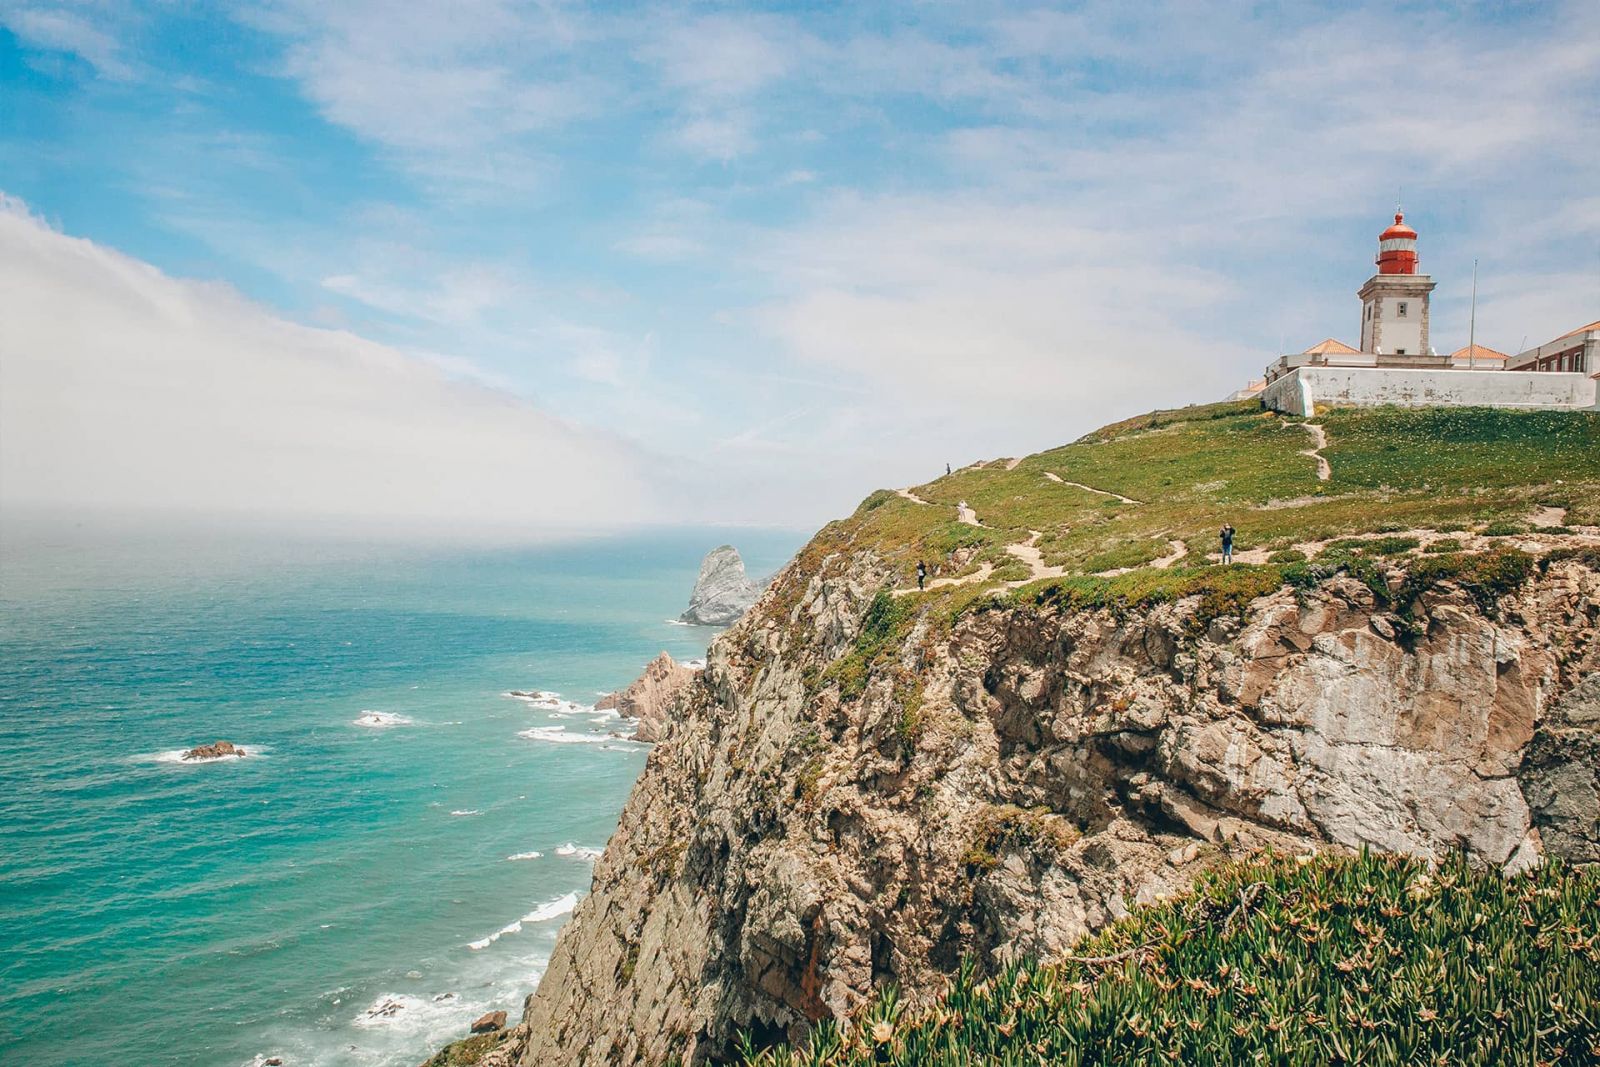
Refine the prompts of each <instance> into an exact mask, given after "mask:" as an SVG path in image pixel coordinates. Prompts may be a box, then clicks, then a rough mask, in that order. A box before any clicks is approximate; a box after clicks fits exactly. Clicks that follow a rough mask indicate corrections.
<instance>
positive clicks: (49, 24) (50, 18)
mask: <svg viewBox="0 0 1600 1067" xmlns="http://www.w3.org/2000/svg"><path fill="white" fill-rule="evenodd" d="M0 25H4V26H5V27H6V28H7V29H8V30H10V31H11V32H12V33H14V34H16V35H17V37H18V38H20V39H21V40H22V41H23V42H24V43H25V44H27V45H30V46H31V47H34V48H39V49H44V50H47V51H53V52H67V53H70V54H71V55H75V56H77V57H78V58H80V59H82V60H83V61H84V62H86V63H88V64H89V65H90V66H92V67H94V69H95V70H96V71H97V72H98V73H99V74H100V75H101V76H102V77H105V78H110V79H112V80H113V81H127V80H129V79H131V78H133V77H134V74H135V72H134V68H133V65H132V64H131V63H129V62H128V61H127V60H126V58H124V56H123V54H122V46H121V45H120V44H119V43H118V42H117V39H116V38H115V37H114V36H112V35H111V34H110V33H108V32H106V31H105V30H104V29H102V28H100V26H98V25H96V23H95V22H94V21H92V20H91V19H90V18H87V17H85V16H84V15H83V14H81V13H79V12H75V11H71V10H67V9H65V8H59V7H45V6H31V5H30V6H20V5H19V6H10V5H6V6H4V7H0Z"/></svg>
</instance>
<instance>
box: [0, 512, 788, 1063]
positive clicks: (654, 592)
mask: <svg viewBox="0 0 1600 1067" xmlns="http://www.w3.org/2000/svg"><path fill="white" fill-rule="evenodd" d="M803 540H804V537H803V535H801V534H800V533H798V532H785V531H769V530H747V529H741V530H731V531H730V530H674V531H671V532H662V533H651V534H630V535H627V536H617V537H608V538H598V539H588V540H584V541H581V542H574V543H552V544H546V545H542V546H537V545H536V546H531V547H523V548H493V549H491V548H479V549H460V548H458V549H452V550H440V549H434V550H422V549H406V548H401V547H394V546H389V547H384V548H358V547H353V546H349V545H339V544H336V543H326V544H317V543H314V542H310V541H294V540H283V539H275V538H265V537H256V538H242V537H236V536H231V535H204V536H200V535H191V536H182V537H175V536H173V535H171V534H169V533H164V532H159V531H157V530H154V529H142V528H141V529H138V530H135V531H133V532H123V533H119V535H118V536H116V537H109V538H108V537H103V536H100V535H98V534H96V533H94V532H92V531H85V530H83V529H73V528H63V527H59V526H55V525H48V526H40V527H37V528H31V527H30V528H26V529H20V530H19V529H15V528H13V529H10V530H8V531H6V536H5V537H4V538H3V539H0V1062H3V1063H6V1064H13V1063H14V1064H29V1065H32V1064H39V1065H79V1064H81V1065H84V1067H90V1065H93V1067H103V1065H104V1064H107V1063H136V1064H140V1065H144V1067H149V1065H159V1064H174V1065H177V1064H183V1065H201V1067H204V1065H220V1067H241V1065H245V1064H252V1063H259V1062H261V1060H262V1059H263V1058H265V1057H267V1056H280V1057H282V1059H283V1061H284V1063H285V1064H286V1065H287V1067H311V1065H316V1067H346V1065H349V1067H356V1065H361V1067H370V1065H390V1064H393V1065H414V1064H419V1063H421V1062H422V1060H423V1059H425V1058H426V1057H427V1055H429V1054H430V1053H431V1052H432V1051H433V1050H434V1049H435V1048H437V1047H438V1046H439V1045H441V1044H443V1043H444V1042H447V1041H450V1040H454V1039H456V1038H458V1037H463V1036H465V1035H466V1033H467V1028H468V1025H469V1023H470V1022H471V1021H472V1020H473V1019H474V1018H476V1017H477V1016H479V1015H481V1014H482V1013H484V1012H486V1011H490V1010H494V1009H504V1010H506V1011H507V1012H508V1013H509V1014H510V1015H511V1017H512V1018H513V1019H515V1018H516V1017H517V1016H518V1015H519V1014H520V1011H521V1003H522V999H523V997H524V996H525V995H526V994H527V993H529V992H531V991H532V989H533V987H534V985H535V984H536V982H537V979H538V977H539V975H540V973H541V972H542V970H543V967H544V965H545V963H546V961H547V960H548V957H549V953H550V949H551V947H552V945H553V944H554V940H555V934H556V931H557V930H558V929H559V927H560V925H561V923H562V922H563V921H564V920H565V917H566V916H567V915H568V914H569V913H570V912H571V910H572V908H573V907H574V906H575V904H576V903H577V901H578V899H579V898H580V897H581V895H582V894H583V893H584V892H585V891H586V890H587V887H588V883H589V877H590V872H591V868H592V865H593V862H594V857H595V856H596V855H597V853H598V850H599V849H601V848H602V847H603V846H604V844H605V842H606V838H607V837H608V836H609V834H610V833H611V831H612V830H613V828H614V827H615V825H616V819H617V815H618V812H619V811H620V810H621V807H622V804H623V802H624V801H625V799H626V798H627V794H628V791H629V789H630V788H631V786H632V784H633V781H634V779H635V778H636V777H637V776H638V774H639V772H640V770H641V769H642V768H643V766H644V761H645V758H646V755H647V752H648V747H647V746H645V745H642V744H638V743H635V742H632V741H629V740H627V739H626V738H625V737H619V736H615V735H616V734H619V733H625V732H626V731H625V724H622V723H619V722H618V721H617V720H616V719H615V718H614V717H607V716H605V715H604V714H601V713H595V712H594V711H593V709H592V705H593V703H594V701H595V698H596V696H597V694H598V693H601V692H604V691H608V690H611V689H615V688H619V687H621V686H622V685H624V684H626V683H627V682H629V681H631V680H632V679H633V678H634V677H635V676H636V674H637V673H638V671H639V669H640V668H641V667H642V666H643V665H644V664H645V663H646V662H647V661H648V660H649V659H650V658H652V657H653V656H654V655H655V654H656V653H657V652H659V651H662V650H663V649H664V650H666V651H668V652H670V653H672V655H673V656H674V657H676V658H679V659H692V658H696V657H699V656H702V655H703V654H704V652H705V647H706V644H707V642H708V641H709V639H710V638H711V637H712V636H713V633H712V631H708V630H705V629H703V628H699V627H685V626H678V625H673V624H670V623H669V622H668V621H667V620H669V619H671V618H674V617H675V616H676V615H677V614H678V612H680V611H682V610H683V607H684V605H685V603H686V602H687V599H688V596H689V591H690V589H691V588H692V586H693V583H694V579H695V575H696V572H697V568H698V565H699V561H700V557H701V556H702V555H703V554H704V553H705V552H706V551H708V550H709V549H711V548H712V547H714V546H715V545H717V544H721V543H723V542H725V541H727V542H731V543H733V544H735V545H737V547H738V548H739V549H740V551H741V553H742V554H743V555H744V557H745V559H746V563H747V566H748V568H749V570H750V572H751V573H752V575H757V576H760V575H765V574H769V573H771V572H773V571H775V570H776V569H777V568H778V567H779V566H781V565H782V563H783V562H784V561H785V560H786V559H787V558H788V557H789V556H790V555H791V554H792V553H793V552H794V551H795V550H796V549H797V548H798V547H799V546H800V544H801V543H802V542H803ZM516 690H521V691H529V692H532V691H540V692H543V693H545V694H548V695H546V696H542V697H523V698H516V697H512V696H510V695H508V694H510V693H511V692H512V691H516ZM219 739H225V740H228V741H232V742H234V743H236V744H239V745H242V746H244V748H245V749H246V751H247V753H248V755H247V756H246V757H245V758H243V759H224V760H219V761H215V762H208V763H201V764H195V763H185V762H183V761H182V760H180V759H178V758H177V756H178V753H180V752H181V751H182V750H183V749H184V748H186V747H189V746H192V745H195V744H199V743H202V742H210V741H214V740H219Z"/></svg>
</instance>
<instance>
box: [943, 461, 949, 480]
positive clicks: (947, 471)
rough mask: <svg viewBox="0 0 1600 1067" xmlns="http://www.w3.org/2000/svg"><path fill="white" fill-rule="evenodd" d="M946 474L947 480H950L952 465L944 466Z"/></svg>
mask: <svg viewBox="0 0 1600 1067" xmlns="http://www.w3.org/2000/svg"><path fill="white" fill-rule="evenodd" d="M944 474H945V477H946V478H948V477H949V476H950V464H948V463H946V464H945V465H944Z"/></svg>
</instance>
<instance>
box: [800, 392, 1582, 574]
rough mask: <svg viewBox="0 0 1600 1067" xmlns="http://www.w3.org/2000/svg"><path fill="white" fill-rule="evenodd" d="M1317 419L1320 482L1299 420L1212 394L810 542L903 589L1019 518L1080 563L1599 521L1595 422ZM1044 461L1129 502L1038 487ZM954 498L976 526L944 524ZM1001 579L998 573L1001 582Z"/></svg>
mask: <svg viewBox="0 0 1600 1067" xmlns="http://www.w3.org/2000/svg"><path fill="white" fill-rule="evenodd" d="M1318 421H1319V422H1320V423H1321V424H1322V425H1323V426H1325V427H1326V429H1327V433H1328V438H1329V444H1328V448H1327V449H1326V451H1325V453H1324V454H1325V455H1326V456H1327V458H1328V459H1329V461H1330V462H1331V463H1332V465H1333V477H1332V478H1331V480H1329V481H1327V482H1320V481H1318V480H1317V477H1316V462H1315V461H1314V460H1313V459H1311V458H1310V457H1309V456H1304V455H1301V454H1300V452H1301V451H1302V450H1304V449H1308V448H1310V447H1311V444H1310V437H1309V435H1308V434H1307V433H1306V431H1305V430H1304V429H1303V428H1302V423H1303V420H1298V419H1293V418H1288V417H1284V416H1280V415H1277V414H1274V413H1272V412H1265V411H1262V410H1260V408H1259V407H1258V406H1256V405H1255V404H1253V403H1251V402H1242V403H1230V404H1213V405H1206V406H1203V407H1196V408H1186V409H1181V410H1178V411H1170V412H1156V413H1153V414H1150V415H1143V416H1140V417H1138V418H1136V419H1130V420H1127V421H1125V422H1122V423H1117V424H1114V425H1113V426H1109V427H1106V428H1105V429H1103V430H1098V431H1096V432H1095V433H1093V434H1090V435H1088V436H1086V437H1085V438H1084V439H1082V440H1081V441H1079V442H1077V443H1074V444H1071V445H1066V446H1064V447H1062V448H1057V449H1052V450H1050V451H1048V452H1041V453H1039V454H1037V455H1033V456H1029V457H1027V458H1025V459H1023V460H1022V461H1021V462H1020V463H1018V465H1017V466H1016V468H1015V469H1013V470H1010V471H1007V470H1004V469H1002V468H1000V467H993V468H982V469H964V470H960V471H956V472H955V473H954V474H951V475H949V476H947V477H943V478H939V479H937V480H935V481H932V482H929V483H927V484H926V485H922V486H918V487H916V488H915V489H914V490H913V491H914V492H915V493H916V494H918V495H919V496H921V497H922V498H923V499H925V500H928V501H930V502H931V503H933V504H934V505H936V506H933V507H927V506H923V505H919V504H916V503H914V502H912V501H909V500H906V499H905V498H903V497H900V496H898V495H896V494H894V493H892V492H889V491H887V490H884V491H880V492H877V493H874V494H873V495H872V496H870V497H868V498H867V500H866V501H865V502H863V504H862V505H861V507H860V508H858V509H857V511H856V513H855V514H854V515H852V516H851V517H850V518H849V519H847V520H845V521H843V522H842V523H836V524H832V526H830V528H829V529H828V530H825V531H824V534H825V535H826V536H825V537H824V541H825V542H826V543H827V545H828V546H829V547H830V548H832V549H834V550H840V549H857V548H873V549H876V550H877V551H879V552H880V553H882V554H883V555H885V556H886V557H888V558H889V559H891V560H892V561H893V562H894V563H895V564H896V566H897V568H899V569H900V570H901V571H903V572H904V573H903V574H902V575H901V578H902V584H909V576H910V574H911V571H912V569H913V568H914V567H915V564H916V561H917V560H918V559H922V560H924V561H925V562H927V563H928V565H929V566H930V567H935V566H938V567H940V568H941V569H940V573H941V574H953V573H961V572H962V571H963V568H957V567H954V566H953V565H952V564H951V562H950V556H951V554H952V553H954V552H956V551H957V550H958V549H968V550H970V552H971V554H973V555H974V556H977V557H981V558H986V559H988V560H990V561H992V562H995V563H997V564H1004V563H1005V562H1006V561H1005V559H1004V558H1003V557H1002V556H1000V555H999V550H1000V549H1001V548H1002V547H1003V546H1004V545H1005V544H1008V543H1014V542H1019V541H1022V540H1025V539H1026V538H1027V537H1028V536H1029V531H1034V530H1037V531H1039V532H1040V533H1041V535H1042V536H1041V539H1040V542H1039V547H1040V549H1041V551H1042V552H1043V554H1044V558H1045V562H1046V563H1048V564H1051V565H1056V566H1063V567H1066V568H1067V569H1068V571H1069V572H1070V573H1085V574H1087V573H1092V572H1094V571H1097V570H1109V569H1113V568H1115V567H1124V566H1140V565H1142V564H1144V563H1148V562H1149V561H1150V560H1153V559H1155V558H1157V557H1158V556H1161V555H1165V553H1166V545H1167V543H1168V541H1171V540H1181V541H1185V542H1186V543H1187V544H1188V545H1189V548H1190V551H1191V553H1193V554H1195V555H1203V554H1206V553H1211V552H1215V551H1217V548H1218V545H1217V530H1218V529H1219V528H1220V527H1221V526H1222V524H1223V523H1224V522H1231V523H1232V524H1233V525H1234V526H1235V527H1236V528H1237V529H1238V536H1237V540H1236V547H1237V549H1238V550H1240V551H1245V550H1248V549H1251V548H1255V547H1265V548H1267V549H1268V550H1269V551H1280V550H1284V549H1289V548H1291V547H1292V546H1293V545H1295V544H1296V543H1298V542H1302V541H1308V540H1326V539H1337V538H1341V537H1349V536H1352V535H1355V534H1370V533H1378V532H1384V531H1392V532H1396V533H1399V532H1401V531H1405V530H1408V529H1411V528H1424V529H1484V528H1486V531H1487V532H1490V533H1498V532H1500V531H1512V530H1518V529H1521V528H1522V527H1521V526H1520V525H1518V524H1520V523H1521V522H1522V521H1524V520H1525V519H1526V517H1527V515H1528V514H1529V513H1530V512H1531V510H1532V509H1533V508H1534V507H1536V506H1538V505H1540V504H1542V503H1558V504H1561V505H1563V506H1569V507H1571V508H1572V509H1573V513H1572V516H1571V517H1570V518H1569V520H1568V521H1571V522H1579V521H1600V505H1595V504H1590V503H1589V501H1591V500H1596V501H1600V416H1596V415H1593V414H1591V413H1587V412H1515V411H1501V410H1495V409H1487V408H1455V409H1420V410H1412V409H1401V408H1377V409H1372V408H1367V409H1356V408H1351V409H1339V410H1335V411H1330V412H1327V413H1325V414H1323V415H1321V416H1319V419H1318ZM1046 472H1050V473H1051V474H1054V475H1056V476H1057V477H1059V478H1061V479H1063V480H1065V481H1069V482H1081V483H1083V484H1084V485H1089V486H1093V487H1094V488H1097V489H1102V490H1106V491H1108V492H1111V493H1116V494H1120V495H1122V496H1126V497H1129V498H1132V499H1134V500H1138V501H1140V502H1141V503H1138V504H1125V503H1122V502H1120V501H1117V500H1114V499H1112V498H1110V497H1107V496H1103V495H1100V494H1097V493H1091V492H1087V491H1085V490H1083V489H1079V488H1076V487H1074V486H1070V485H1064V484H1060V483H1057V482H1053V481H1050V480H1049V479H1047V478H1046V477H1045V473H1046ZM1558 482H1560V483H1561V484H1559V485H1558V484H1557V483H1558ZM962 500H965V501H966V502H967V503H968V504H969V505H971V506H972V508H973V509H974V510H975V511H976V512H977V514H978V517H979V519H980V520H981V521H982V522H983V523H984V524H985V525H986V526H988V527H990V528H989V529H978V528H975V527H972V526H967V525H965V524H963V523H960V522H957V521H956V518H955V513H956V504H957V503H958V502H959V501H962ZM1591 511H1593V512H1595V514H1594V515H1590V512H1591ZM1389 543H1390V544H1391V545H1397V544H1400V542H1389ZM1413 547H1414V546H1413ZM1405 550H1407V549H1397V551H1405ZM1367 551H1369V552H1371V551H1381V549H1376V548H1369V549H1367ZM970 569H971V565H969V566H968V567H967V568H965V570H969V571H970ZM1015 574H1016V570H1015V568H1014V567H1013V568H1010V569H1009V570H1007V572H1006V574H1005V576H1004V577H1008V578H1009V577H1014V576H1015ZM995 580H996V581H999V580H1001V579H999V578H996V579H995Z"/></svg>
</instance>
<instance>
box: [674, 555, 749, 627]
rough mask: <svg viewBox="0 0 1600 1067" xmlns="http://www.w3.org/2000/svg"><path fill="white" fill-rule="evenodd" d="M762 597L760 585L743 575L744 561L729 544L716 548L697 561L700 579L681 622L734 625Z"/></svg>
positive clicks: (695, 584) (701, 624)
mask: <svg viewBox="0 0 1600 1067" xmlns="http://www.w3.org/2000/svg"><path fill="white" fill-rule="evenodd" d="M760 595H761V588H760V586H758V585H756V583H754V582H752V581H751V580H750V579H749V578H748V577H746V576H745V573H744V560H742V559H740V558H739V550H738V549H736V548H734V547H733V546H732V545H719V546H718V547H716V548H714V549H712V550H711V551H710V552H708V553H706V558H705V559H703V560H701V561H700V577H699V578H697V579H696V580H695V583H694V591H693V592H692V593H691V594H690V595H689V610H688V611H685V612H684V613H683V615H682V616H680V621H682V622H687V623H693V624H695V625H697V626H727V625H729V624H731V623H734V622H737V621H738V620H739V618H740V616H742V615H743V614H744V613H745V612H746V611H749V610H750V605H752V604H754V603H755V602H756V598H757V597H759V596H760Z"/></svg>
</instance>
